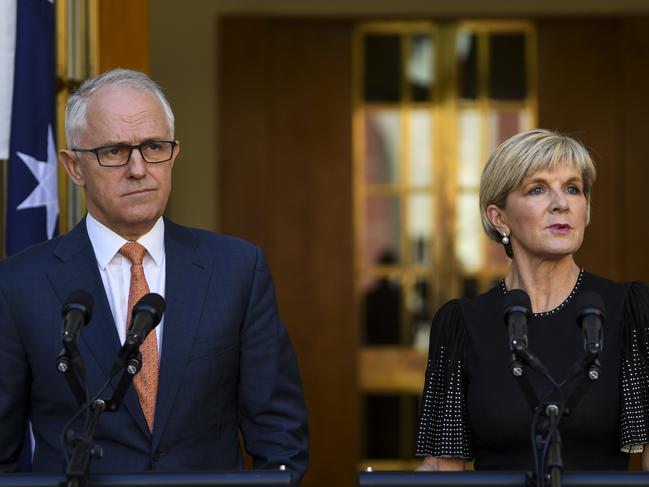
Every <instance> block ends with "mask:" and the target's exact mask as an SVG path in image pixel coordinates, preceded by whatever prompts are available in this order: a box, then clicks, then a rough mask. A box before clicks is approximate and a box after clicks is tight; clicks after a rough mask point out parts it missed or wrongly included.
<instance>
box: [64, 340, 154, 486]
mask: <svg viewBox="0 0 649 487" xmlns="http://www.w3.org/2000/svg"><path fill="white" fill-rule="evenodd" d="M62 353H63V352H62ZM59 356H61V354H59ZM57 363H58V364H59V365H60V364H61V363H64V361H63V362H61V360H59V361H58V362H57ZM141 368H142V355H141V353H140V351H139V349H136V350H135V351H134V352H133V353H131V355H130V356H129V357H128V359H127V362H126V364H125V366H124V371H123V372H122V377H121V378H120V381H119V383H118V384H117V387H116V388H115V391H114V392H113V395H112V397H111V398H110V399H108V400H104V399H96V400H94V401H93V402H92V405H91V407H90V411H91V414H90V417H89V418H88V420H87V422H86V425H85V430H84V432H83V433H82V434H76V433H75V432H74V431H72V430H68V431H67V432H66V433H65V439H66V441H67V442H68V443H69V444H71V445H73V446H74V450H73V452H72V457H71V458H70V460H69V462H68V464H67V466H66V469H65V475H66V480H65V481H64V482H62V484H61V487H86V486H87V483H88V479H87V476H88V471H89V469H90V461H91V460H92V459H93V458H96V459H99V458H101V457H102V456H103V454H104V452H103V449H102V448H101V446H100V445H96V444H95V430H96V428H97V423H98V422H99V417H100V415H101V413H103V412H104V411H108V412H115V411H117V410H118V409H119V407H120V406H121V404H122V402H123V400H124V396H125V395H126V391H127V390H128V388H129V387H130V385H131V383H132V382H133V377H134V376H135V374H137V373H138V372H139V371H140V369H141ZM59 370H61V369H60V368H59ZM68 371H69V368H68ZM118 372H119V369H118ZM65 373H66V374H67V371H65ZM114 375H116V374H114ZM114 375H113V376H112V377H114ZM112 377H111V379H112ZM66 379H68V384H72V379H70V378H69V376H68V375H66ZM75 379H76V378H75ZM109 380H110V379H109ZM77 385H79V384H78V381H77ZM71 387H72V386H71ZM79 387H80V386H79ZM74 391H76V389H74ZM74 391H73V392H74ZM75 396H77V399H78V395H77V393H76V392H75ZM83 404H84V401H83V400H82V401H80V405H81V406H82V407H83Z"/></svg>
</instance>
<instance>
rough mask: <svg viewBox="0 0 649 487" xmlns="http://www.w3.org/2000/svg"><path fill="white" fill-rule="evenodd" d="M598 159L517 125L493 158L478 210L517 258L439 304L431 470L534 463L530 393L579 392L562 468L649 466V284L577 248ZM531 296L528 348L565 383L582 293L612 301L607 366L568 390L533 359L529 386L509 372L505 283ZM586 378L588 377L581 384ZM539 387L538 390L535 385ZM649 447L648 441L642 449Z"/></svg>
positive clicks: (427, 465) (425, 436) (423, 420)
mask: <svg viewBox="0 0 649 487" xmlns="http://www.w3.org/2000/svg"><path fill="white" fill-rule="evenodd" d="M594 180H595V168H594V165H593V162H592V160H591V158H590V156H589V155H588V152H587V151H586V149H585V148H584V147H583V146H581V145H580V144H579V143H578V142H576V141H575V140H574V139H572V138H570V137H567V136H563V135H560V134H556V133H553V132H549V131H547V130H542V129H536V130H531V131H528V132H523V133H521V134H518V135H515V136H514V137H512V138H510V139H508V140H507V141H505V142H504V143H503V144H501V145H500V147H498V148H497V149H496V151H495V152H494V153H493V154H492V156H491V157H490V159H489V161H488V162H487V164H486V166H485V168H484V171H483V174H482V180H481V186H480V211H481V214H482V223H483V226H484V229H485V231H486V232H487V234H488V235H489V236H490V237H491V238H493V239H494V240H496V241H498V242H501V243H502V244H503V246H504V247H505V251H506V252H507V254H508V255H509V256H510V257H511V259H512V260H511V266H510V268H509V271H508V273H507V275H506V277H505V279H504V280H503V281H502V282H501V283H500V284H498V285H497V286H495V287H494V288H493V289H491V290H490V291H488V292H487V293H485V294H482V295H480V296H478V297H477V298H476V299H474V300H471V301H469V300H466V299H457V300H453V301H450V302H449V303H447V304H445V305H444V306H443V307H442V308H441V309H440V310H439V311H438V312H437V315H436V316H435V318H434V320H433V326H432V330H431V337H430V348H429V359H428V368H427V370H426V383H425V386H424V393H423V401H422V410H421V417H420V424H419V432H418V436H417V446H416V453H417V455H418V456H423V457H425V458H424V461H423V463H422V465H421V467H420V470H461V469H463V467H464V463H465V460H466V459H469V458H473V459H474V466H475V468H476V469H497V470H532V469H533V468H534V467H535V464H534V456H533V454H532V445H531V431H530V428H531V424H532V421H533V408H532V402H533V401H532V400H530V397H534V395H535V399H538V400H539V401H543V400H545V401H549V402H559V401H561V400H562V399H563V402H564V404H565V402H566V401H568V402H569V401H570V400H571V399H572V400H573V402H575V401H576V403H572V404H571V405H572V406H574V407H573V408H572V410H571V411H570V414H569V415H563V416H562V417H561V420H560V423H559V430H560V434H561V438H562V443H563V449H562V451H563V466H564V468H565V469H570V470H622V469H626V468H627V464H628V453H634V452H642V465H643V468H644V469H645V470H646V469H649V447H647V448H644V445H645V444H646V443H649V367H648V357H649V355H648V349H649V292H648V290H647V288H646V287H645V286H644V285H643V284H640V283H638V282H627V283H614V282H612V281H609V280H607V279H604V278H601V277H598V276H595V275H593V274H590V273H589V272H587V271H585V270H583V269H581V268H580V267H579V266H578V265H577V264H576V263H575V260H574V254H575V252H577V250H579V247H580V246H581V244H582V241H583V237H584V230H585V227H586V225H587V224H588V222H589V218H590V194H591V187H592V184H593V182H594ZM511 289H522V290H524V291H526V292H527V294H528V295H529V297H530V301H531V312H532V315H531V317H530V319H529V322H528V333H527V336H528V339H529V342H528V343H529V346H528V348H529V350H530V351H531V352H532V353H534V354H535V355H536V356H537V357H538V358H539V359H540V360H541V361H542V362H543V364H544V365H545V366H546V367H547V369H548V371H549V373H550V375H551V376H552V377H553V378H555V379H556V382H560V381H561V380H563V379H564V377H566V375H567V374H568V371H569V370H570V369H571V366H572V365H573V364H574V363H575V361H576V360H578V359H579V358H580V357H581V356H582V355H583V353H584V338H583V334H582V331H581V329H580V328H579V327H578V326H577V315H578V311H579V310H578V309H577V304H576V301H578V299H579V295H580V294H581V293H583V292H584V291H594V292H596V293H598V294H599V295H600V296H601V297H602V299H603V301H604V307H605V320H604V326H603V350H602V352H601V353H600V355H599V360H600V363H601V372H600V374H599V375H600V378H599V379H598V380H594V381H590V382H588V381H587V380H585V379H582V377H581V376H579V378H578V379H575V380H572V381H571V382H569V383H568V384H567V385H565V386H563V387H562V392H563V396H561V395H559V393H558V392H557V391H556V389H555V388H554V387H553V386H552V385H551V383H550V382H549V381H548V379H546V378H544V377H542V376H541V375H540V374H537V373H535V372H534V371H532V370H530V369H529V367H526V368H525V369H526V371H525V377H526V380H527V381H528V382H527V384H528V393H527V394H526V393H524V392H523V388H522V387H521V383H520V379H517V378H516V377H514V375H513V374H512V371H511V356H512V355H511V352H510V347H509V336H508V330H507V327H506V326H505V325H504V322H503V309H504V306H505V295H506V293H507V292H508V290H511ZM580 384H584V385H583V388H580V387H581V386H580ZM530 389H531V390H533V391H534V395H530V393H529V390H530ZM643 450H644V451H643Z"/></svg>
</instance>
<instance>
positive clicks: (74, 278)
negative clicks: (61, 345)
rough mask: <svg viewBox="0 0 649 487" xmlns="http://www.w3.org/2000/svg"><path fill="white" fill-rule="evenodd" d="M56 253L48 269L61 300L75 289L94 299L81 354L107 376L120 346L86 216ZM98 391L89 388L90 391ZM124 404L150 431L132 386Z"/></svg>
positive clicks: (142, 427)
mask: <svg viewBox="0 0 649 487" xmlns="http://www.w3.org/2000/svg"><path fill="white" fill-rule="evenodd" d="M54 255H55V256H56V257H57V258H58V259H59V260H60V261H61V265H60V266H57V267H56V268H54V269H53V270H52V271H50V272H48V278H49V280H50V283H51V285H52V287H53V288H54V289H55V291H56V293H57V294H58V296H59V298H60V299H61V301H62V302H63V301H64V300H65V299H67V298H68V296H69V295H70V293H71V292H72V291H74V290H75V289H83V290H85V291H87V292H88V293H90V295H91V296H92V297H93V299H94V307H93V312H92V317H91V319H90V322H89V323H88V326H86V327H85V328H84V330H83V332H82V333H81V339H80V341H79V347H80V349H81V353H82V355H84V356H85V357H89V356H92V358H93V359H94V360H95V362H96V363H97V364H98V365H99V368H100V369H101V370H102V372H103V373H104V376H105V378H106V379H108V376H109V374H110V369H111V367H112V365H113V361H114V360H115V357H116V356H117V353H118V352H119V349H120V342H119V336H118V335H117V329H116V328H115V321H114V320H113V315H112V313H111V310H110V305H109V304H108V298H107V297H106V291H105V290H104V286H103V283H102V280H101V276H100V274H99V269H98V267H97V259H96V258H95V254H94V252H93V249H92V245H91V243H90V239H89V238H88V233H87V231H86V223H85V219H84V220H82V221H81V223H79V224H78V225H77V226H76V227H74V229H72V230H71V231H70V232H69V233H68V234H67V235H65V236H63V237H62V238H61V240H60V243H59V245H58V246H57V247H56V248H55V249H54ZM84 348H85V350H84ZM86 360H87V358H86ZM120 377H121V374H118V375H117V377H116V378H114V379H113V381H112V384H113V388H115V387H116V385H117V383H118V381H119V379H120ZM96 392H97V391H90V394H91V395H92V394H95V393H96ZM122 407H126V409H127V410H128V412H129V413H130V414H131V416H133V418H134V420H135V422H136V423H137V424H138V426H139V427H140V429H141V430H142V431H143V432H144V433H145V434H147V435H150V433H149V429H148V427H147V425H146V420H145V419H144V415H143V414H142V409H141V408H140V403H139V400H138V397H137V394H136V393H135V390H134V388H133V387H130V388H129V390H128V392H127V393H126V395H125V397H124V402H123V404H122ZM106 414H110V413H106Z"/></svg>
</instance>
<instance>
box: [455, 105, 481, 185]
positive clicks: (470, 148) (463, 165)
mask: <svg viewBox="0 0 649 487" xmlns="http://www.w3.org/2000/svg"><path fill="white" fill-rule="evenodd" d="M481 133H482V131H481V126H480V112H479V111H478V110H462V111H460V113H459V127H458V149H459V154H458V173H457V178H458V185H459V186H460V188H466V187H471V188H473V187H477V186H478V185H479V184H480V174H481V171H482V160H481V156H482V152H481V147H480V138H481Z"/></svg>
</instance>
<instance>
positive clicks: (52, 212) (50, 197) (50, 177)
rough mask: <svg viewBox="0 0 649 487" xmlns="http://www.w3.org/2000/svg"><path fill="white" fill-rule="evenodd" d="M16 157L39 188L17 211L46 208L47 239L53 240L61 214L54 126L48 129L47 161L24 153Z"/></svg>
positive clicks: (19, 153)
mask: <svg viewBox="0 0 649 487" xmlns="http://www.w3.org/2000/svg"><path fill="white" fill-rule="evenodd" d="M16 155H17V156H18V157H20V158H21V159H22V161H23V162H24V163H25V165H26V166H27V168H28V169H29V170H30V171H31V173H32V174H33V175H34V177H35V178H36V180H37V181H38V186H36V188H34V191H32V192H31V194H30V195H29V196H28V197H27V198H26V199H25V201H23V202H22V203H20V205H18V207H17V208H16V209H17V210H24V209H27V208H38V207H40V206H44V207H45V209H46V212H47V222H46V225H47V238H52V237H53V236H54V229H55V228H56V217H57V216H58V214H59V198H58V179H57V166H56V146H55V145H54V133H53V132H52V126H51V125H48V127H47V161H39V160H37V159H36V158H35V157H32V156H29V155H27V154H23V153H22V152H16Z"/></svg>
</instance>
